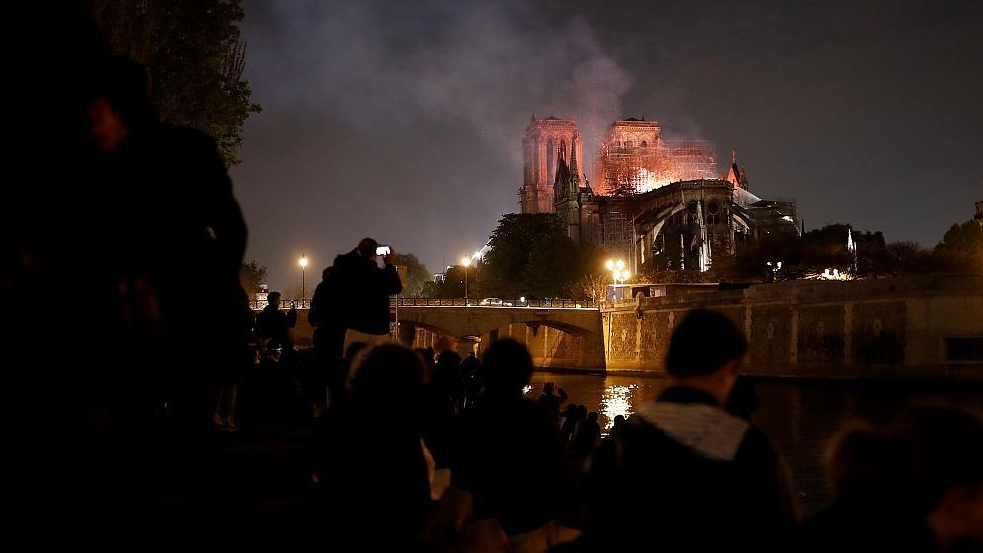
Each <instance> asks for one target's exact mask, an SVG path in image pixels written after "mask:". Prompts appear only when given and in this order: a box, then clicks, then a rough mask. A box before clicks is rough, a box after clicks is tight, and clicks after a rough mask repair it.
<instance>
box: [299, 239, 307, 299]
mask: <svg viewBox="0 0 983 553" xmlns="http://www.w3.org/2000/svg"><path fill="white" fill-rule="evenodd" d="M298 263H300V307H301V309H303V308H304V296H306V295H307V293H306V292H307V290H306V287H307V254H306V253H302V254H300V261H298Z"/></svg>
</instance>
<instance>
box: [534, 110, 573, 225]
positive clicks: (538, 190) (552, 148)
mask: <svg viewBox="0 0 983 553" xmlns="http://www.w3.org/2000/svg"><path fill="white" fill-rule="evenodd" d="M579 134H580V133H579V131H578V130H577V122H576V121H574V120H572V119H560V118H557V117H553V116H550V117H541V118H537V117H536V116H533V117H532V119H531V120H530V121H529V125H528V126H527V127H526V133H525V136H524V137H523V138H522V188H520V189H519V205H520V207H521V209H522V213H553V212H554V211H555V207H554V200H553V183H554V180H555V179H556V169H557V166H558V158H559V155H560V154H562V156H563V158H564V159H570V157H571V147H572V148H573V149H574V152H573V154H574V155H576V157H577V158H578V159H583V158H584V152H583V143H582V142H581V141H578V140H576V137H578V136H579ZM575 143H576V144H575Z"/></svg>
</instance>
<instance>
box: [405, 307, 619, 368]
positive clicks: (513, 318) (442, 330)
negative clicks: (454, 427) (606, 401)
mask: <svg viewBox="0 0 983 553" xmlns="http://www.w3.org/2000/svg"><path fill="white" fill-rule="evenodd" d="M397 317H398V320H399V327H400V339H401V341H403V342H410V341H412V342H413V345H414V346H415V347H427V346H430V345H433V343H434V342H436V341H437V340H438V339H439V338H440V337H442V336H448V337H451V338H454V339H455V340H457V342H458V349H459V351H461V352H462V353H467V352H468V351H471V350H472V349H473V348H477V349H478V350H481V349H483V348H485V347H487V345H488V344H489V343H491V342H493V341H495V340H496V339H498V338H505V337H510V338H514V339H516V340H518V341H520V342H522V343H524V344H526V345H527V346H528V347H529V350H530V352H531V353H532V354H533V358H534V361H535V363H536V365H537V366H539V367H553V368H568V369H594V370H603V369H604V342H603V335H602V331H601V314H600V311H599V310H598V309H596V308H576V307H568V308H563V307H553V308H538V307H492V306H468V307H465V306H412V305H408V306H400V307H399V308H398V311H397Z"/></svg>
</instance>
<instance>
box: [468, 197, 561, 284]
mask: <svg viewBox="0 0 983 553" xmlns="http://www.w3.org/2000/svg"><path fill="white" fill-rule="evenodd" d="M564 238H566V233H565V232H564V231H563V226H562V223H561V221H560V219H559V217H557V216H556V214H553V213H536V214H531V213H523V214H519V213H508V214H505V215H503V216H502V218H501V219H500V220H499V221H498V227H496V228H495V230H494V231H493V232H492V235H491V240H490V242H489V245H490V246H491V251H489V252H488V253H487V254H486V255H485V258H484V263H485V273H486V275H485V276H486V278H487V279H488V290H489V292H490V293H493V294H495V295H497V296H500V297H518V296H522V295H525V294H526V290H524V286H523V281H524V277H525V276H526V267H527V266H528V265H529V259H530V254H531V253H532V250H533V249H534V248H536V247H537V246H538V245H540V244H542V243H544V242H555V241H560V240H563V239H564Z"/></svg>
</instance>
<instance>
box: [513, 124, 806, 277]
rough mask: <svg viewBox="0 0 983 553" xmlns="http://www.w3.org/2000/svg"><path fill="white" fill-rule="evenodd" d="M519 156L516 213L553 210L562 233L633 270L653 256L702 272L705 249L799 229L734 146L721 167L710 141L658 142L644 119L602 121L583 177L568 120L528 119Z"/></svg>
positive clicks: (577, 139)
mask: <svg viewBox="0 0 983 553" xmlns="http://www.w3.org/2000/svg"><path fill="white" fill-rule="evenodd" d="M522 157H523V178H522V187H521V188H520V189H519V204H520V206H521V208H522V213H556V214H557V215H558V216H559V218H560V220H561V221H563V223H564V225H565V226H566V229H567V234H568V236H570V238H572V239H573V240H576V241H590V242H595V243H597V244H600V245H601V246H602V247H604V248H605V249H606V250H607V251H609V252H610V253H611V255H613V256H616V257H622V258H624V259H626V260H630V263H631V266H632V270H633V272H635V273H636V274H637V273H638V271H639V270H641V269H642V268H644V267H645V266H646V265H647V264H648V263H652V262H653V261H654V260H656V259H658V260H659V261H658V263H659V264H660V266H661V265H665V268H672V269H693V270H700V271H706V270H707V269H709V267H710V264H711V262H712V259H713V256H717V255H730V254H733V253H734V252H735V251H736V249H737V248H738V247H739V245H740V244H742V243H744V242H748V241H752V240H755V239H758V238H759V237H761V236H762V235H766V234H771V233H798V232H799V231H800V226H799V220H798V211H797V208H796V205H795V202H794V201H789V200H765V199H761V198H759V197H758V196H756V195H754V194H752V193H751V191H750V187H749V185H748V180H747V175H746V172H745V168H744V166H743V165H741V166H739V165H738V161H737V152H736V150H735V151H734V152H733V153H732V155H731V163H730V165H729V167H728V168H727V170H726V171H725V172H720V171H718V166H717V156H716V153H715V151H714V148H713V145H712V144H711V143H710V142H707V141H704V140H689V139H682V140H680V139H666V138H664V137H663V136H662V132H661V129H660V127H659V124H658V123H657V122H655V121H645V120H644V118H643V119H634V118H632V119H626V120H623V121H615V122H614V123H612V124H611V126H610V127H609V128H608V131H607V134H606V136H605V137H604V140H603V142H602V143H601V146H600V147H599V148H598V151H597V152H596V153H595V154H594V156H593V176H592V178H590V179H588V176H587V174H586V173H585V172H584V168H583V160H584V153H583V141H582V138H581V135H580V132H579V131H578V129H577V122H576V121H574V120H572V119H559V118H557V117H552V116H551V117H545V118H537V117H535V116H533V117H532V119H531V120H530V122H529V125H528V126H527V127H526V133H525V136H524V137H523V139H522Z"/></svg>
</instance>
